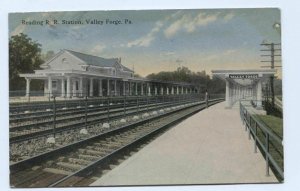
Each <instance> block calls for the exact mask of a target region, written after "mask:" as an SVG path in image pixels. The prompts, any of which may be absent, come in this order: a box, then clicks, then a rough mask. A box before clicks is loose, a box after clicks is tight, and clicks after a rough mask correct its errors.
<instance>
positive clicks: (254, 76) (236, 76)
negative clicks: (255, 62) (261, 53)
mask: <svg viewBox="0 0 300 191" xmlns="http://www.w3.org/2000/svg"><path fill="white" fill-rule="evenodd" d="M229 78H233V79H257V78H258V74H229Z"/></svg>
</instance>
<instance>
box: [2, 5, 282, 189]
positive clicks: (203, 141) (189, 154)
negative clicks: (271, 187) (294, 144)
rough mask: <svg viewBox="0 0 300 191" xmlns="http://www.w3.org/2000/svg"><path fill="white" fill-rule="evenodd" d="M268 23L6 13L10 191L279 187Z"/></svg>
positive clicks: (200, 16)
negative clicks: (37, 190)
mask: <svg viewBox="0 0 300 191" xmlns="http://www.w3.org/2000/svg"><path fill="white" fill-rule="evenodd" d="M280 18H281V17H280V10H279V9H277V8H243V9H242V8H241V9H174V10H172V9H170V10H167V9H165V10H114V11H103V10H99V11H61V12H27V13H21V12H15V13H9V22H8V24H9V162H10V164H9V165H10V166H9V169H10V186H11V187H12V188H36V187H38V188H44V187H101V186H153V185H171V186H173V185H211V184H252V183H259V184H265V183H274V184H275V183H283V182H284V156H283V153H284V152H283V106H282V101H283V98H282V68H281V67H282V62H281V19H280Z"/></svg>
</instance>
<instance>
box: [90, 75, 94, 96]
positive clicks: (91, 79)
mask: <svg viewBox="0 0 300 191" xmlns="http://www.w3.org/2000/svg"><path fill="white" fill-rule="evenodd" d="M93 80H94V79H93V78H90V96H91V97H93V95H94V87H93Z"/></svg>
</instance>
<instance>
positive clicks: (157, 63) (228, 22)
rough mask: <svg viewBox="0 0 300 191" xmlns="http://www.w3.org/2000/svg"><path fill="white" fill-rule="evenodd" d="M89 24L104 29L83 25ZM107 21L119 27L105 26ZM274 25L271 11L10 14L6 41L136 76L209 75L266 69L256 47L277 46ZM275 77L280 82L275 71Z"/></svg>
mask: <svg viewBox="0 0 300 191" xmlns="http://www.w3.org/2000/svg"><path fill="white" fill-rule="evenodd" d="M94 19H96V20H98V21H104V24H102V25H100V24H87V23H86V20H94ZM107 19H108V20H109V21H116V20H119V21H121V24H118V25H116V24H106V20H107ZM125 19H127V20H130V22H131V24H128V22H127V23H125ZM22 20H24V21H26V22H32V21H45V20H49V21H50V24H48V25H46V24H43V25H29V24H22ZM54 20H57V21H58V24H54ZM62 20H67V21H81V22H82V23H81V24H63V23H62ZM275 23H279V24H280V10H279V9H272V8H265V9H263V8H261V9H206V10H201V9H199V10H142V11H138V10H134V11H133V10H131V11H85V12H42V13H11V14H10V15H9V36H10V37H11V36H12V35H18V34H20V33H24V34H27V35H28V36H29V37H30V38H32V39H33V40H34V41H37V42H38V43H40V44H41V45H42V51H43V53H46V52H47V51H50V50H52V51H54V52H55V53H57V52H59V51H60V50H62V49H70V50H74V51H79V52H83V53H87V54H92V55H95V56H100V57H104V58H111V57H114V58H116V57H117V58H119V57H121V59H122V64H124V65H125V66H127V67H129V68H131V69H134V71H135V73H138V74H140V75H142V76H146V75H148V74H151V73H157V72H160V71H174V70H175V69H176V68H177V67H179V66H185V67H188V68H189V69H191V70H192V71H194V72H197V71H203V70H205V71H206V72H207V73H208V74H211V70H216V69H261V66H266V65H270V64H269V63H262V62H261V60H268V59H267V58H266V57H261V56H260V55H261V54H262V52H261V51H260V50H261V49H265V47H262V46H261V45H260V44H261V43H262V42H270V43H271V42H274V43H280V42H281V34H280V29H278V28H274V24H275ZM279 59H280V58H279ZM279 65H281V64H280V63H279ZM277 75H278V76H279V77H280V78H281V68H278V72H277Z"/></svg>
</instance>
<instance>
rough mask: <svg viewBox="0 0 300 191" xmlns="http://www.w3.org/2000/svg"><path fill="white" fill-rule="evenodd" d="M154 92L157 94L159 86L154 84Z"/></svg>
mask: <svg viewBox="0 0 300 191" xmlns="http://www.w3.org/2000/svg"><path fill="white" fill-rule="evenodd" d="M154 94H155V95H157V87H156V86H154Z"/></svg>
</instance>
